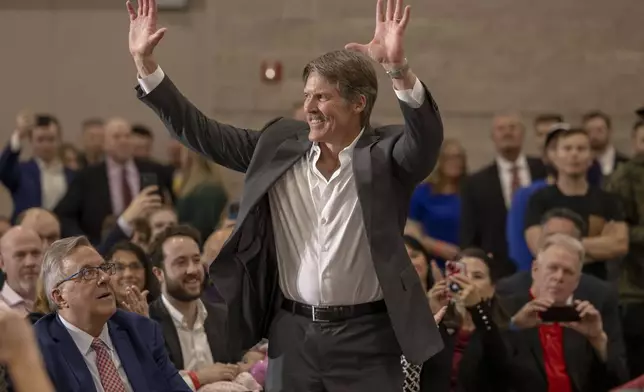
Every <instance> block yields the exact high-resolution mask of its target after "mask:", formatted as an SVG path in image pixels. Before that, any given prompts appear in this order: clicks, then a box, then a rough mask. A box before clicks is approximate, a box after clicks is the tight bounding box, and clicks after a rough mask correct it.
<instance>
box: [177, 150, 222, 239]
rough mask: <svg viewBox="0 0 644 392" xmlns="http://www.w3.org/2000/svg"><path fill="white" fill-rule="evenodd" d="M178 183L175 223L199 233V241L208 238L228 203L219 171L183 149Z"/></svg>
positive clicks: (206, 161) (215, 166)
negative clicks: (187, 225)
mask: <svg viewBox="0 0 644 392" xmlns="http://www.w3.org/2000/svg"><path fill="white" fill-rule="evenodd" d="M181 179H182V180H181V185H180V187H179V192H178V194H177V207H176V211H177V215H178V217H179V222H181V223H185V224H189V225H190V226H192V227H194V228H196V229H197V230H199V234H201V238H204V239H205V238H208V236H209V235H210V234H211V233H212V232H213V231H214V230H215V229H216V228H217V227H218V226H219V223H220V222H221V219H222V215H223V213H224V210H225V208H226V203H227V202H228V195H227V193H226V189H225V188H224V186H223V184H222V181H221V176H220V173H219V167H218V166H217V165H215V164H214V163H212V162H210V161H208V160H207V159H206V158H204V157H203V156H201V155H199V154H197V153H195V152H193V151H191V150H188V149H187V148H183V150H182V155H181Z"/></svg>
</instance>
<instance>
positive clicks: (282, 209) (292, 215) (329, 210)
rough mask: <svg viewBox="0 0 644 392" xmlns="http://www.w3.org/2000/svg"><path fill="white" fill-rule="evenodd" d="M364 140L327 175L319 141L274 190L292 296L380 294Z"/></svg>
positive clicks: (153, 82)
mask: <svg viewBox="0 0 644 392" xmlns="http://www.w3.org/2000/svg"><path fill="white" fill-rule="evenodd" d="M163 78H164V73H163V71H162V70H161V67H159V68H157V70H156V71H155V72H154V73H152V74H150V75H148V76H146V77H145V78H143V79H139V84H140V86H141V88H142V89H143V91H144V92H145V93H146V94H148V93H150V92H151V91H152V90H154V88H156V87H157V86H158V85H159V84H160V83H161V81H163ZM395 93H396V96H397V97H398V99H399V100H401V101H403V102H405V103H406V104H407V105H409V106H410V107H412V108H418V107H420V106H421V105H422V104H423V102H424V100H425V88H424V87H423V85H422V83H421V82H420V80H418V79H417V80H416V82H415V84H414V87H413V88H412V89H410V90H402V91H398V90H395ZM428 131H429V130H428ZM358 138H359V137H358ZM358 138H356V139H355V140H354V141H353V143H351V145H349V146H348V147H346V148H345V149H344V150H343V151H341V152H340V154H339V159H340V167H339V168H338V169H337V170H336V171H335V172H334V173H333V175H332V176H331V177H330V179H329V180H327V179H326V178H324V176H323V175H322V174H321V173H320V172H319V170H318V169H317V167H316V163H317V160H318V159H319V155H320V153H319V148H318V147H317V146H316V145H315V144H314V145H313V146H312V147H311V150H310V151H309V152H307V153H306V154H305V155H304V156H303V157H302V159H300V160H299V161H298V162H297V163H295V165H293V167H291V168H290V169H289V170H288V171H287V172H286V173H284V175H283V176H282V177H281V178H280V179H279V180H277V182H276V183H275V185H274V186H273V187H272V188H271V189H270V190H269V192H268V195H269V201H270V206H271V217H272V224H273V230H274V233H275V248H276V252H277V259H278V268H279V277H280V288H281V289H282V292H283V293H284V295H285V296H286V297H287V298H289V299H292V300H294V301H298V302H303V303H307V304H310V305H354V304H360V303H366V302H372V301H377V300H379V299H382V290H381V288H380V283H379V282H378V277H377V276H376V271H375V268H374V265H373V259H372V255H371V248H370V246H369V242H368V241H367V234H366V230H365V226H364V221H363V216H362V207H361V205H360V201H359V200H358V193H357V189H356V183H355V179H354V176H353V162H352V161H353V150H354V146H355V144H356V143H357V141H358Z"/></svg>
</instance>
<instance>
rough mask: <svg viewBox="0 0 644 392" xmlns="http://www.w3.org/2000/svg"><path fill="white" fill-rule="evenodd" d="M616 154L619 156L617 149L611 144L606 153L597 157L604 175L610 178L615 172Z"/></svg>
mask: <svg viewBox="0 0 644 392" xmlns="http://www.w3.org/2000/svg"><path fill="white" fill-rule="evenodd" d="M615 154H617V151H615V147H613V145H612V144H611V145H609V146H608V148H606V151H604V152H603V153H602V154H601V155H600V156H598V157H597V160H598V161H599V165H600V166H601V168H602V174H603V175H605V176H609V175H611V173H613V171H614V170H615Z"/></svg>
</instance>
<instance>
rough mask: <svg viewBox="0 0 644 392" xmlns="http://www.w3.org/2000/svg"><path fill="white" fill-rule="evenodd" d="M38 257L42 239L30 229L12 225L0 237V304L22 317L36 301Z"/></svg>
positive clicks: (40, 253)
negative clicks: (1, 283) (0, 274)
mask: <svg viewBox="0 0 644 392" xmlns="http://www.w3.org/2000/svg"><path fill="white" fill-rule="evenodd" d="M42 254H43V243H42V240H41V239H40V236H38V234H37V233H36V232H35V231H33V230H31V229H27V228H24V227H21V226H15V227H12V228H11V229H9V231H7V232H6V233H5V235H4V236H2V238H0V269H2V270H3V271H4V273H5V276H6V281H5V284H4V286H3V287H2V290H1V291H0V302H3V303H5V304H6V305H7V306H9V307H10V308H12V309H15V310H17V311H20V312H22V313H24V314H25V316H26V315H27V314H29V312H31V310H32V308H33V303H34V300H35V299H36V282H37V281H38V274H40V265H41V264H42Z"/></svg>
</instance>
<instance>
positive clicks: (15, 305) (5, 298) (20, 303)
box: [0, 282, 34, 316]
mask: <svg viewBox="0 0 644 392" xmlns="http://www.w3.org/2000/svg"><path fill="white" fill-rule="evenodd" d="M0 302H4V303H5V304H6V305H7V306H8V307H10V308H11V309H13V310H16V311H19V312H21V313H24V315H25V316H26V315H28V314H29V312H31V310H32V308H33V305H34V303H33V301H29V300H26V299H24V298H22V297H21V296H20V294H18V293H16V291H15V290H14V289H12V288H11V286H9V283H7V282H5V283H4V285H3V286H2V290H1V291H0Z"/></svg>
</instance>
